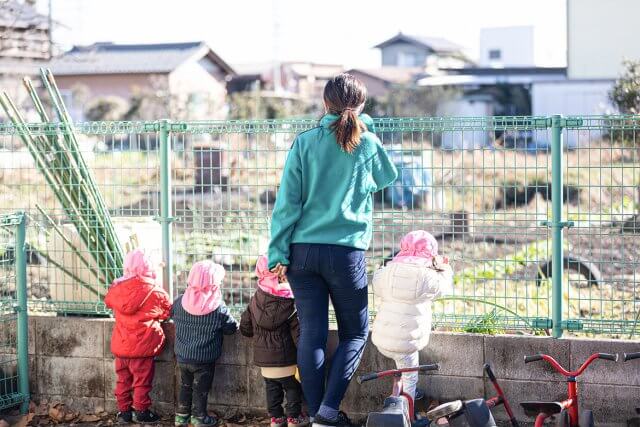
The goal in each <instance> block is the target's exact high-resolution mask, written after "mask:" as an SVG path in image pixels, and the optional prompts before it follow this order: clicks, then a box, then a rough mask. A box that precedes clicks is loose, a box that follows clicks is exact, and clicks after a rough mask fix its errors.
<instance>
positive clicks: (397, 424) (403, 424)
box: [356, 363, 440, 427]
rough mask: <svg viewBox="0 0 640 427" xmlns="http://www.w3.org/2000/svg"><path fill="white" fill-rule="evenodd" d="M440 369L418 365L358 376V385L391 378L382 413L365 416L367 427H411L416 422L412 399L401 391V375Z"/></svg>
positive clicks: (432, 365)
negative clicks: (389, 391) (390, 387)
mask: <svg viewBox="0 0 640 427" xmlns="http://www.w3.org/2000/svg"><path fill="white" fill-rule="evenodd" d="M438 369H440V367H439V366H438V364H435V363H434V364H430V365H420V366H416V367H413V368H402V369H391V370H388V371H381V372H373V373H371V374H366V375H360V376H358V377H357V378H356V381H358V384H362V383H365V382H367V381H372V380H377V379H379V378H385V377H393V389H392V392H391V395H390V396H389V397H387V398H385V399H384V403H383V404H382V411H380V412H371V413H369V416H367V424H366V426H367V427H411V425H412V424H413V423H414V422H415V421H416V417H415V409H414V402H413V398H412V397H411V396H409V395H408V394H406V393H404V392H403V390H402V374H403V373H404V372H418V373H426V372H428V371H437V370H438Z"/></svg>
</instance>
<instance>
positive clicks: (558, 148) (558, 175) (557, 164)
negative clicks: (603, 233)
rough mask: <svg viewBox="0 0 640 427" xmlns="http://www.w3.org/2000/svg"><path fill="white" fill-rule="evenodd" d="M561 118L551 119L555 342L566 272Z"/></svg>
mask: <svg viewBox="0 0 640 427" xmlns="http://www.w3.org/2000/svg"><path fill="white" fill-rule="evenodd" d="M562 125H563V123H562V116H560V115H554V116H553V117H552V118H551V232H552V235H551V239H552V253H551V284H552V290H551V298H552V301H553V307H552V309H551V310H552V311H551V320H552V322H553V326H552V332H553V337H554V338H560V337H561V336H562V279H563V277H562V275H563V272H564V253H563V238H564V230H563V228H564V225H563V222H562V196H563V194H562V193H563V173H564V162H563V156H564V153H563V151H564V147H563V141H562Z"/></svg>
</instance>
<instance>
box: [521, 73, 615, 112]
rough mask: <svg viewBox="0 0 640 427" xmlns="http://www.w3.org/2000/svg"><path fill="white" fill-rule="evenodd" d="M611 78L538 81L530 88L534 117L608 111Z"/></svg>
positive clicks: (611, 84)
mask: <svg viewBox="0 0 640 427" xmlns="http://www.w3.org/2000/svg"><path fill="white" fill-rule="evenodd" d="M612 86H613V81H612V80H573V81H572V80H565V81H560V82H539V83H534V84H533V85H532V87H531V107H532V113H533V115H534V116H548V115H553V114H563V115H598V114H611V113H613V112H614V107H613V105H612V104H611V102H610V101H609V97H608V96H609V95H608V94H609V91H610V90H611V88H612Z"/></svg>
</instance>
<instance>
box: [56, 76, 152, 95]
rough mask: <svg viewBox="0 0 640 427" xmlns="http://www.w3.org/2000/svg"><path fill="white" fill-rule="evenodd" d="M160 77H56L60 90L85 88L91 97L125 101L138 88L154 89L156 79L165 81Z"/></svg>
mask: <svg viewBox="0 0 640 427" xmlns="http://www.w3.org/2000/svg"><path fill="white" fill-rule="evenodd" d="M163 78H164V77H163V76H160V75H149V74H111V75H98V74H94V75H87V76H56V82H57V83H58V87H59V88H60V90H67V91H69V90H72V89H73V88H74V86H79V85H81V86H85V87H86V88H87V89H88V90H89V92H88V94H89V96H90V97H105V96H118V97H120V98H123V99H125V100H128V99H129V98H131V95H133V93H134V91H135V90H136V88H139V89H148V88H150V87H152V85H153V81H154V79H156V80H160V79H163Z"/></svg>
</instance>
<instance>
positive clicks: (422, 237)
mask: <svg viewBox="0 0 640 427" xmlns="http://www.w3.org/2000/svg"><path fill="white" fill-rule="evenodd" d="M437 255H438V241H437V240H436V238H435V237H433V236H432V235H431V233H428V232H426V231H424V230H415V231H412V232H410V233H408V234H407V235H406V236H404V237H403V238H402V240H401V241H400V252H398V254H397V255H396V256H395V257H394V258H393V261H394V262H402V263H424V262H426V261H431V260H432V259H433V258H434V257H435V256H437Z"/></svg>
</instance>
